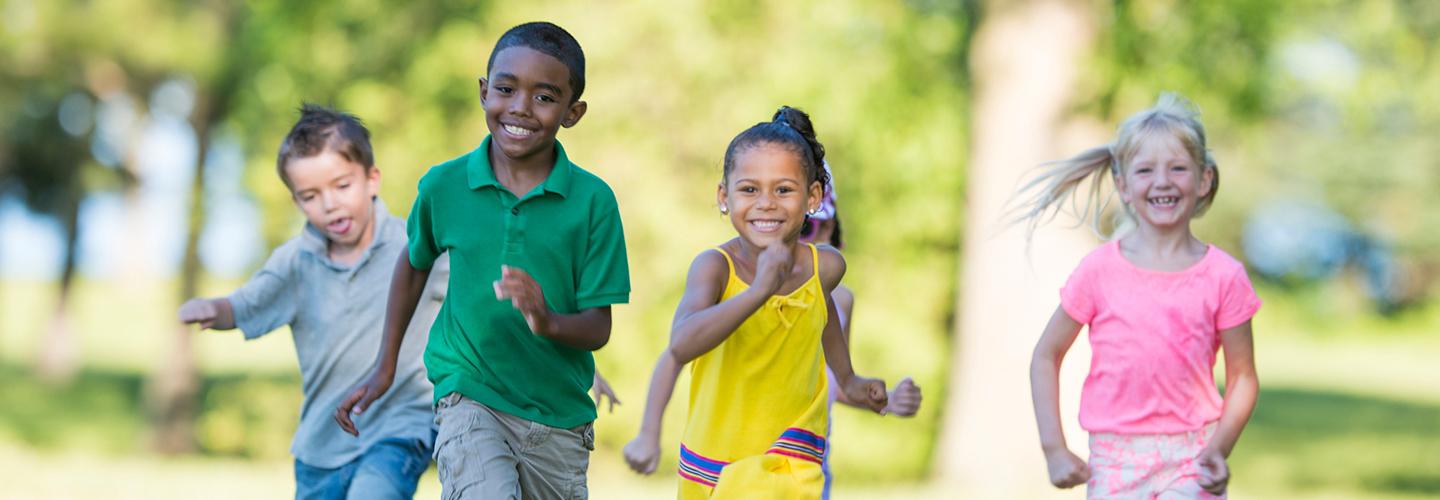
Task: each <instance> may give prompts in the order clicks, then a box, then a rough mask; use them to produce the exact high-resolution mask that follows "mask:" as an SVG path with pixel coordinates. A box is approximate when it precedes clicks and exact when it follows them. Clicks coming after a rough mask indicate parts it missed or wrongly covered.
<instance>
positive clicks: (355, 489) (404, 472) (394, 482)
mask: <svg viewBox="0 0 1440 500" xmlns="http://www.w3.org/2000/svg"><path fill="white" fill-rule="evenodd" d="M430 454H431V449H430V447H428V446H426V445H425V443H424V442H423V441H420V440H417V439H387V440H384V441H380V442H379V443H375V445H373V446H371V447H370V449H368V450H365V454H364V455H361V456H360V458H359V460H358V462H359V464H358V466H357V467H356V469H355V477H354V478H353V479H351V480H350V491H349V493H348V496H347V497H346V498H347V499H349V500H387V499H409V498H414V497H415V486H416V484H417V483H419V482H420V475H421V474H424V473H425V469H428V468H430Z"/></svg>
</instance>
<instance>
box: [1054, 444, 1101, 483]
mask: <svg viewBox="0 0 1440 500" xmlns="http://www.w3.org/2000/svg"><path fill="white" fill-rule="evenodd" d="M1045 467H1046V468H1047V469H1049V470H1050V484H1053V485H1055V487H1056V488H1065V489H1069V488H1074V487H1076V486H1080V485H1082V484H1085V483H1087V482H1089V481H1090V467H1089V466H1087V465H1085V461H1084V460H1081V459H1080V457H1078V456H1076V455H1075V454H1074V453H1071V452H1070V449H1068V448H1060V449H1057V450H1055V451H1053V452H1046V453H1045Z"/></svg>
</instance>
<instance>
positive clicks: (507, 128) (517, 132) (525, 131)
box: [505, 125, 532, 137]
mask: <svg viewBox="0 0 1440 500" xmlns="http://www.w3.org/2000/svg"><path fill="white" fill-rule="evenodd" d="M505 131H506V132H509V133H511V134H514V135H518V136H521V137H524V136H527V135H530V134H531V132H532V131H531V130H530V129H526V128H520V127H516V126H514V125H506V126H505Z"/></svg>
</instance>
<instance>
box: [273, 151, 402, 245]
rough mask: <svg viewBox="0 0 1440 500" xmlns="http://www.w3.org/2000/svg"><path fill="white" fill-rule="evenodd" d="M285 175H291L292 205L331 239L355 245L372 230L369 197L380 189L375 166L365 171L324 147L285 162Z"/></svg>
mask: <svg viewBox="0 0 1440 500" xmlns="http://www.w3.org/2000/svg"><path fill="white" fill-rule="evenodd" d="M285 176H286V177H288V178H289V179H290V186H291V188H290V192H291V194H292V195H293V197H294V199H295V206H297V207H299V208H300V211H301V212H304V213H305V219H306V220H308V221H310V224H311V225H313V226H315V227H316V228H318V229H320V232H321V233H324V234H325V239H327V240H330V242H331V243H334V244H337V245H342V246H355V245H359V244H361V243H363V242H364V241H363V240H364V239H365V237H366V235H369V234H370V233H371V226H372V225H374V224H373V223H374V218H375V215H374V211H373V210H372V209H371V208H372V205H373V202H372V201H371V200H372V199H373V198H374V196H375V194H376V193H377V192H379V190H380V169H379V168H378V167H375V168H370V169H369V170H368V171H367V170H366V169H365V166H363V165H360V164H359V163H355V162H352V161H350V160H346V159H345V157H343V156H340V154H338V153H336V152H334V151H331V150H329V149H326V150H325V151H324V152H322V153H320V154H318V155H315V156H311V157H309V158H295V159H291V160H290V161H288V162H286V163H285Z"/></svg>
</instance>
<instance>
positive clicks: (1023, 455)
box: [937, 0, 1103, 498]
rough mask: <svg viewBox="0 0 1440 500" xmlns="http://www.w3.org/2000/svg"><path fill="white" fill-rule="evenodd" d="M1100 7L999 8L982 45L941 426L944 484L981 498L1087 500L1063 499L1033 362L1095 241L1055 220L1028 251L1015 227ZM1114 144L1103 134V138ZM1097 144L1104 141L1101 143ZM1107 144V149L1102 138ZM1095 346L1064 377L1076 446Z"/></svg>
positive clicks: (1058, 129)
mask: <svg viewBox="0 0 1440 500" xmlns="http://www.w3.org/2000/svg"><path fill="white" fill-rule="evenodd" d="M1087 5H1088V4H1087V3H1086V2H1079V1H1073V0H1071V1H1066V0H1038V1H1028V2H1000V1H995V2H990V3H989V4H987V5H986V7H987V9H986V11H985V12H984V13H983V16H984V17H982V18H981V20H980V26H979V29H978V30H977V32H976V34H975V38H974V43H973V45H972V46H971V57H970V60H971V68H970V74H971V75H972V76H973V82H974V87H973V88H974V93H973V94H972V95H973V102H974V105H973V108H972V109H973V115H972V120H973V122H972V126H971V127H970V130H972V131H973V134H974V135H973V137H972V143H973V146H972V150H971V151H972V153H971V154H972V156H971V159H970V166H969V168H970V174H969V192H968V207H969V213H968V217H969V218H968V220H967V223H966V224H965V226H964V227H965V229H964V231H965V234H964V235H963V238H962V241H964V242H965V248H964V251H963V253H962V255H961V262H960V266H959V267H960V273H961V276H960V277H959V279H960V285H961V286H960V289H959V294H958V295H959V299H958V304H957V311H958V315H957V317H956V325H955V328H956V335H957V342H956V344H955V346H956V347H955V351H954V353H953V354H952V355H951V356H952V358H951V359H952V364H951V366H952V367H953V368H952V370H951V375H950V384H949V387H950V388H951V389H950V393H951V396H950V397H949V398H948V400H947V407H946V409H945V414H944V417H943V418H944V420H943V424H942V431H941V443H940V459H939V463H938V464H937V466H938V472H939V474H938V475H939V476H940V477H942V478H944V479H943V480H945V481H948V482H951V483H952V484H954V485H955V486H956V487H957V488H960V490H963V491H967V492H968V494H967V496H970V497H974V498H1029V497H1036V496H1045V495H1057V496H1071V497H1079V496H1081V495H1083V488H1080V489H1079V490H1078V491H1070V492H1066V493H1063V494H1061V493H1053V492H1054V491H1055V490H1053V489H1052V488H1051V487H1050V485H1049V482H1048V479H1047V474H1046V469H1045V461H1044V457H1043V456H1042V454H1041V452H1040V446H1039V438H1038V433H1037V431H1036V428H1035V423H1034V422H1035V419H1034V413H1033V410H1032V406H1031V402H1030V385H1029V366H1030V354H1031V351H1032V350H1033V348H1034V345H1035V341H1036V340H1037V339H1038V338H1039V336H1040V332H1041V331H1042V330H1043V328H1044V326H1045V324H1046V322H1047V321H1048V320H1049V318H1050V315H1051V313H1052V312H1054V310H1055V308H1056V307H1057V305H1058V303H1059V295H1058V293H1057V290H1058V289H1059V287H1060V285H1061V284H1062V283H1063V281H1064V279H1065V277H1066V276H1067V275H1068V272H1069V270H1070V269H1071V268H1072V267H1073V266H1074V265H1075V264H1076V263H1077V262H1079V259H1080V257H1082V256H1083V255H1084V253H1085V252H1086V251H1088V250H1089V249H1090V248H1091V247H1092V246H1093V244H1094V243H1093V239H1092V238H1090V237H1088V235H1087V233H1085V232H1084V231H1081V230H1073V229H1065V228H1063V227H1058V226H1061V225H1059V224H1056V225H1051V226H1049V227H1046V228H1042V230H1040V231H1038V232H1037V233H1036V234H1035V237H1034V240H1033V241H1032V242H1031V244H1030V245H1029V246H1028V248H1027V246H1026V242H1025V235H1024V228H1023V227H1021V226H1019V225H1017V226H1014V227H1009V228H1006V227H1004V225H1003V224H1004V209H1005V206H1006V203H1007V202H1008V201H1009V200H1010V197H1011V196H1012V194H1013V193H1014V192H1015V189H1016V187H1017V186H1018V181H1019V179H1020V178H1021V177H1022V176H1023V175H1024V174H1026V173H1027V172H1031V169H1033V168H1034V167H1035V166H1036V165H1038V164H1039V163H1041V162H1043V161H1047V160H1052V159H1057V158H1060V157H1063V156H1065V155H1066V154H1069V153H1074V152H1078V150H1062V147H1063V146H1062V144H1061V143H1062V141H1063V138H1062V137H1061V134H1062V128H1063V126H1064V125H1065V123H1064V122H1065V121H1066V119H1067V110H1068V109H1070V108H1071V104H1072V103H1073V102H1074V101H1075V97H1074V95H1073V93H1074V89H1075V87H1076V86H1077V83H1078V80H1079V78H1078V76H1079V75H1078V72H1079V69H1080V68H1081V67H1082V64H1084V62H1085V60H1086V58H1087V57H1088V55H1089V49H1090V45H1091V44H1092V40H1093V38H1094V34H1095V33H1094V30H1095V28H1094V21H1093V20H1092V19H1091V18H1090V14H1089V13H1088V12H1087ZM1102 140H1103V139H1102ZM1096 144H1098V142H1097V143H1096ZM1092 145H1095V144H1092ZM1084 344H1085V341H1084V339H1081V340H1080V341H1077V342H1076V348H1074V349H1072V350H1071V352H1070V355H1069V357H1068V358H1067V359H1068V360H1069V362H1068V363H1066V369H1065V370H1064V371H1062V376H1061V379H1062V380H1063V381H1064V382H1062V384H1061V385H1062V404H1061V408H1062V415H1067V416H1068V418H1066V420H1067V421H1068V425H1067V433H1066V435H1067V437H1068V438H1069V441H1070V444H1071V449H1072V450H1075V451H1076V453H1078V454H1080V455H1081V456H1084V455H1085V451H1086V443H1085V435H1084V434H1083V433H1080V432H1078V429H1075V428H1074V425H1075V424H1074V421H1075V418H1074V415H1075V411H1074V410H1075V406H1076V405H1075V404H1074V401H1075V396H1076V395H1077V394H1078V387H1079V386H1078V382H1077V381H1076V380H1077V379H1076V378H1075V375H1077V371H1078V372H1081V373H1083V369H1084V366H1085V364H1086V363H1088V358H1089V355H1088V352H1089V350H1088V348H1087V347H1086V346H1085V345H1084Z"/></svg>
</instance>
